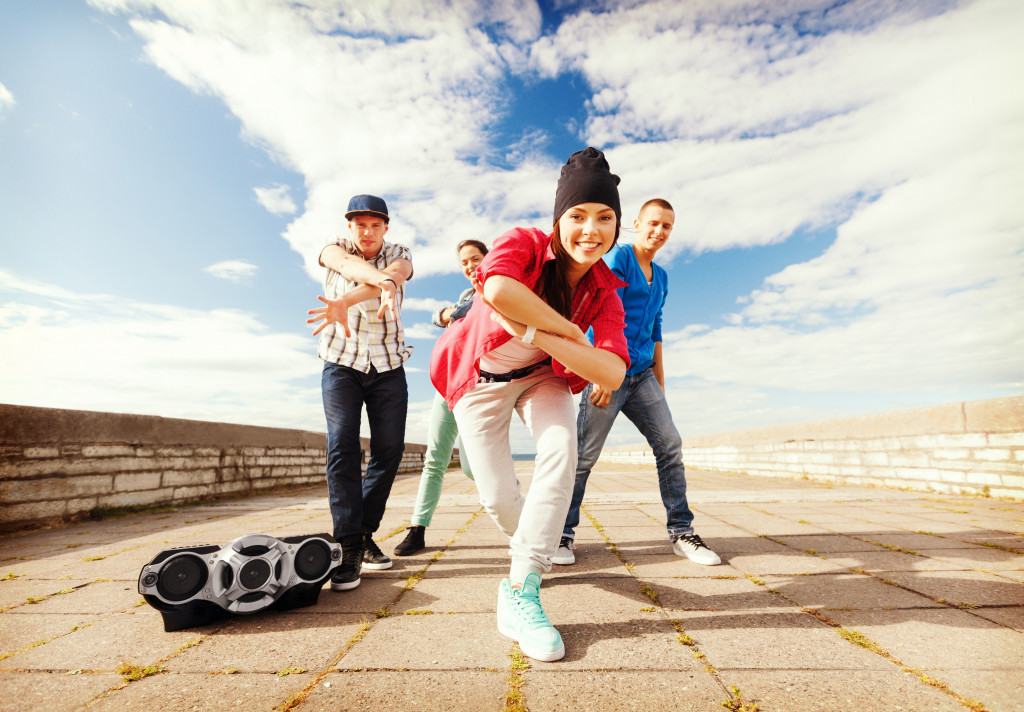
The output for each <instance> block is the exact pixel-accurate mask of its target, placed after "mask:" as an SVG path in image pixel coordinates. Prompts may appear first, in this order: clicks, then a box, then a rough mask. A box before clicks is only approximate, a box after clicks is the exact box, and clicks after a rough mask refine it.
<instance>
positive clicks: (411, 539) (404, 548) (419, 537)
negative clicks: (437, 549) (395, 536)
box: [395, 526, 426, 556]
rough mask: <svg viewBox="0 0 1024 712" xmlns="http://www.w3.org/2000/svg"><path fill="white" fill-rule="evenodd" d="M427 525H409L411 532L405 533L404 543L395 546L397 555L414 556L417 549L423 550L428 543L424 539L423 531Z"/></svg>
mask: <svg viewBox="0 0 1024 712" xmlns="http://www.w3.org/2000/svg"><path fill="white" fill-rule="evenodd" d="M425 530H426V527H420V526H412V527H409V533H408V534H406V535H405V539H403V540H402V543H401V544H399V545H398V546H396V547H395V556H412V555H413V554H415V553H416V552H417V551H422V550H423V547H425V546H426V543H425V542H424V541H423V533H424V531H425Z"/></svg>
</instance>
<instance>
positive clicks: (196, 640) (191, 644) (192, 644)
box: [143, 601, 205, 653]
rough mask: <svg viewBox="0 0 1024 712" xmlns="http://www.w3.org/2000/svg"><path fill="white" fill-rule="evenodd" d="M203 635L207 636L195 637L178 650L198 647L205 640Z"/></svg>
mask: <svg viewBox="0 0 1024 712" xmlns="http://www.w3.org/2000/svg"><path fill="white" fill-rule="evenodd" d="M143 603H145V601H143ZM203 637H205V636H200V637H199V638H193V639H192V640H190V641H188V642H187V643H185V644H184V645H182V646H181V647H179V648H178V652H179V653H180V652H182V651H185V650H188V649H189V648H194V647H196V646H197V645H199V644H200V643H202V642H203Z"/></svg>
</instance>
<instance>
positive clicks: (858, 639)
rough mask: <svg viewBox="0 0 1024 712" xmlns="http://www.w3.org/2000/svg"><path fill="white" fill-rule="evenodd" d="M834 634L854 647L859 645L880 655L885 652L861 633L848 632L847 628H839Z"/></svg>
mask: <svg viewBox="0 0 1024 712" xmlns="http://www.w3.org/2000/svg"><path fill="white" fill-rule="evenodd" d="M836 632H837V633H839V636H840V637H841V638H843V639H845V640H848V641H850V642H851V643H853V644H854V645H859V646H860V647H862V648H865V649H867V650H870V651H871V652H873V653H877V654H879V655H881V654H883V653H884V652H885V651H884V650H882V649H881V648H880V647H878V644H876V643H875V642H874V641H872V640H871V639H870V638H868V637H866V636H864V635H863V634H861V633H858V632H857V631H855V630H850V629H849V628H844V627H842V626H840V627H839V628H838V629H837V630H836Z"/></svg>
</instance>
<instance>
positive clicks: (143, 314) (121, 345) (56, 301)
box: [0, 271, 324, 431]
mask: <svg viewBox="0 0 1024 712" xmlns="http://www.w3.org/2000/svg"><path fill="white" fill-rule="evenodd" d="M0 293H2V294H3V295H4V297H5V298H4V300H3V303H2V305H0V327H2V329H0V339H2V344H0V364H2V365H0V400H2V401H3V402H6V403H14V404H19V403H21V404H26V405H36V406H44V407H54V408H72V409H83V410H98V411H113V412H127V413H141V414H149V415H161V416H166V417H176V418H193V419H198V420H213V421H224V422H241V423H248V424H252V425H268V426H275V427H294V428H303V429H307V430H319V431H322V430H324V424H323V410H322V407H321V405H320V387H319V377H318V374H319V372H320V369H321V366H322V362H321V361H320V360H319V359H318V358H317V357H316V348H315V343H314V342H313V341H311V339H310V338H309V337H306V336H298V335H295V334H285V333H275V332H272V331H270V330H269V329H268V328H267V327H266V326H265V325H264V324H262V323H260V322H259V321H258V320H257V319H256V318H255V317H254V316H253V315H252V314H250V313H247V312H241V311H237V310H232V309H212V310H205V311H204V310H196V309H183V308H179V307H174V306H169V305H166V304H152V303H143V302H126V301H125V300H124V299H122V298H115V297H111V296H105V295H99V294H77V293H72V292H69V291H67V290H64V289H62V288H60V287H56V286H53V285H49V284H45V283H40V282H34V281H30V280H24V279H19V278H17V277H16V276H14V275H12V274H10V273H7V272H3V271H0ZM69 354H71V355H70V356H69Z"/></svg>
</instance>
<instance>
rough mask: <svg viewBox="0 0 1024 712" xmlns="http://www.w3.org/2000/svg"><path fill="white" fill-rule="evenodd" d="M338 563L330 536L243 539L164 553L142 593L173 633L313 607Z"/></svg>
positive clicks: (143, 580)
mask: <svg viewBox="0 0 1024 712" xmlns="http://www.w3.org/2000/svg"><path fill="white" fill-rule="evenodd" d="M340 564H341V544H338V543H337V542H336V541H334V538H333V537H331V536H330V535H329V534H304V535H299V536H290V537H285V538H283V539H276V538H275V537H272V536H270V535H268V534H246V535H245V536H241V537H238V538H237V539H235V540H234V541H230V542H228V543H227V544H225V545H223V546H217V545H207V546H183V547H178V548H175V549H166V550H164V551H161V552H160V553H159V554H157V555H156V558H154V559H153V560H152V561H150V562H149V563H148V564H146V565H145V566H144V567H142V573H140V574H139V593H141V594H142V597H143V598H144V599H145V601H146V603H148V604H149V605H151V606H153V608H155V609H157V610H158V611H160V614H161V615H162V616H163V619H164V630H165V631H167V632H170V631H174V630H182V629H184V628H194V627H195V626H199V625H206V624H208V623H212V622H213V621H215V620H217V619H218V618H222V617H224V616H226V615H229V614H232V613H255V612H257V611H262V610H264V609H266V608H275V609H278V610H287V609H290V608H300V607H302V606H311V605H313V604H314V603H316V602H317V599H318V598H319V597H320V589H321V588H323V585H324V582H325V581H327V579H328V577H330V575H331V571H333V570H334V569H335V568H337V567H338V566H339V565H340Z"/></svg>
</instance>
